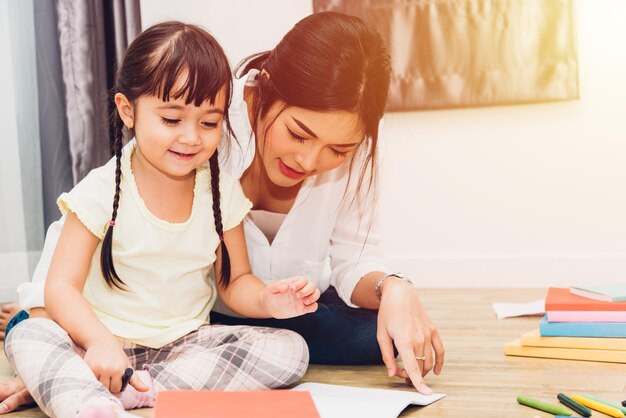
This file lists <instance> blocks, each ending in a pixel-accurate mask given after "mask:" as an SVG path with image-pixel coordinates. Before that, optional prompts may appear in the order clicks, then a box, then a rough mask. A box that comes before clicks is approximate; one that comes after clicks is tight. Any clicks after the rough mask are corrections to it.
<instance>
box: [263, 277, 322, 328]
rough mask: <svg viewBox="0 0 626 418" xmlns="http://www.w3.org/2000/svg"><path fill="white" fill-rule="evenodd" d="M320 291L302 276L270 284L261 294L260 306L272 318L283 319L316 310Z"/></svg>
mask: <svg viewBox="0 0 626 418" xmlns="http://www.w3.org/2000/svg"><path fill="white" fill-rule="evenodd" d="M319 297H320V291H319V289H318V288H317V286H316V285H315V283H311V282H309V281H308V280H307V279H306V278H304V277H302V276H295V277H291V278H289V279H283V280H277V281H274V282H270V283H269V284H268V285H267V286H266V287H265V289H264V290H263V294H262V304H263V306H264V307H265V310H266V311H267V312H268V313H269V315H270V316H271V317H272V318H277V319H285V318H292V317H294V316H300V315H304V314H307V313H311V312H315V311H316V310H317V300H318V299H319Z"/></svg>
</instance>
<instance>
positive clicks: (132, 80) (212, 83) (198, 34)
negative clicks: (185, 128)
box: [100, 21, 232, 290]
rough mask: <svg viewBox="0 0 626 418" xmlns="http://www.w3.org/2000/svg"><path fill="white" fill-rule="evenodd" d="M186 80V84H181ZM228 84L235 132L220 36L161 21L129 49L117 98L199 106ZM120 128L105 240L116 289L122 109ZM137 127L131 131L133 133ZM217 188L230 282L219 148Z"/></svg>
mask: <svg viewBox="0 0 626 418" xmlns="http://www.w3.org/2000/svg"><path fill="white" fill-rule="evenodd" d="M183 79H184V81H185V82H184V84H183V85H182V86H181V85H180V84H177V83H178V82H179V81H180V80H183ZM223 87H226V106H225V109H224V123H225V127H226V129H227V130H228V132H229V133H231V134H232V128H231V126H230V121H229V119H228V106H229V105H230V98H231V92H232V73H231V71H230V66H229V64H228V59H227V58H226V55H225V54H224V51H223V50H222V47H221V46H220V45H219V44H218V43H217V41H216V40H215V38H213V36H211V35H210V34H209V33H208V32H206V31H205V30H204V29H202V28H200V27H198V26H194V25H188V24H184V23H181V22H173V21H172V22H164V23H158V24H156V25H154V26H151V27H150V28H148V29H146V30H145V31H144V32H142V33H141V34H140V35H139V36H138V37H137V38H136V39H135V40H134V41H133V42H132V43H131V44H130V46H129V47H128V49H127V50H126V53H125V54H124V58H123V59H122V62H121V64H120V66H119V68H118V70H117V74H116V76H115V84H114V86H113V89H112V90H111V98H113V97H114V96H115V94H117V93H122V94H123V95H124V96H126V98H127V99H128V100H129V101H130V102H131V103H134V102H135V101H136V100H137V99H138V98H139V97H142V96H157V97H159V98H160V99H161V100H163V101H168V100H169V99H170V98H172V99H180V98H184V99H185V104H189V103H194V105H195V106H199V105H200V104H201V103H203V102H205V101H206V100H209V101H210V103H211V104H214V103H215V98H216V96H217V94H218V93H219V92H220V90H221V89H222V88H223ZM112 118H113V125H114V129H115V141H114V145H113V153H114V155H115V160H116V166H115V196H114V198H113V212H112V215H111V223H110V225H109V227H108V229H107V232H106V235H105V236H104V240H103V242H102V252H101V255H100V267H101V269H102V274H103V276H104V280H105V281H106V283H107V284H108V285H109V286H110V287H114V286H115V287H117V288H119V289H122V290H123V289H124V288H125V284H124V282H123V281H122V279H121V278H120V277H119V276H118V274H117V272H116V271H115V266H114V265H113V256H112V242H113V230H114V226H115V219H116V218H117V210H118V207H119V200H120V182H121V176H122V171H121V156H122V136H123V127H124V124H123V123H122V121H121V119H120V117H119V115H118V113H117V109H115V110H114V111H113V114H112ZM132 133H133V132H132V130H131V134H132ZM210 170H211V188H212V192H213V214H214V218H215V229H216V231H217V234H218V235H219V237H220V244H221V245H220V248H221V251H222V254H221V255H222V264H221V270H222V274H221V277H220V282H221V284H222V285H223V286H228V283H229V281H230V260H229V257H228V250H227V249H226V244H225V243H224V241H223V237H224V231H223V228H222V215H221V211H220V200H219V199H220V193H219V166H218V165H217V151H215V153H214V154H213V156H212V157H211V159H210Z"/></svg>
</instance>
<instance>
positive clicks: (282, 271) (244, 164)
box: [18, 70, 390, 315]
mask: <svg viewBox="0 0 626 418" xmlns="http://www.w3.org/2000/svg"><path fill="white" fill-rule="evenodd" d="M257 73H258V71H257V70H252V71H250V72H249V73H248V74H246V75H245V76H243V77H242V78H240V79H234V80H233V95H232V102H231V106H230V108H229V117H230V123H231V125H232V128H233V131H234V132H235V136H236V139H237V142H235V141H232V142H230V143H229V147H228V150H226V149H224V147H225V144H227V143H228V141H229V139H227V138H224V139H226V140H222V142H221V143H220V167H221V169H222V170H224V171H226V172H227V173H228V174H230V175H231V177H233V178H235V179H240V178H241V176H242V175H243V173H244V171H245V170H246V169H247V168H248V167H249V166H250V164H251V163H252V160H253V158H254V153H255V138H254V134H253V132H252V127H251V125H250V120H249V117H248V108H247V105H246V102H245V101H244V87H245V85H246V84H248V85H250V84H251V83H253V78H254V76H255V75H256V74H257ZM355 158H356V159H357V160H356V161H355V162H354V164H353V165H354V167H353V169H352V176H351V178H350V182H349V184H348V177H349V167H350V162H349V161H347V162H346V163H345V164H343V165H342V166H340V167H338V168H336V169H334V170H330V171H327V172H324V173H321V174H319V175H317V176H314V177H308V178H306V179H305V180H304V182H303V184H302V187H301V189H300V191H299V192H298V195H297V197H296V200H295V202H294V204H293V207H292V208H291V210H290V211H289V213H288V214H287V215H286V217H285V219H284V220H283V222H282V225H281V226H280V229H279V230H278V232H277V234H276V237H275V238H274V240H273V241H272V243H271V244H270V242H269V241H268V239H267V237H266V236H265V235H264V234H263V232H262V231H261V230H260V229H259V228H258V226H257V225H255V223H254V222H253V221H252V220H251V218H250V216H247V217H246V218H245V219H244V232H245V238H246V243H247V247H248V256H249V257H250V265H251V267H252V272H253V273H254V274H255V275H256V276H258V277H259V278H260V279H262V280H263V281H265V282H266V283H268V282H270V281H273V280H278V279H283V278H287V277H290V276H294V275H303V276H305V277H306V278H307V279H308V280H310V281H312V282H314V283H315V284H316V285H317V287H318V288H319V289H320V291H321V292H324V291H325V290H327V289H328V287H329V286H331V285H332V286H334V287H335V288H336V290H337V293H338V294H339V296H340V297H341V298H342V299H343V301H344V302H345V303H346V304H348V305H349V306H351V307H358V306H356V305H354V304H353V303H352V302H351V300H350V299H351V297H352V291H353V290H354V288H355V286H356V284H357V283H358V281H359V280H360V279H361V278H362V277H363V276H365V275H366V274H368V273H370V272H373V271H381V272H387V273H389V272H390V270H389V269H388V268H387V266H386V265H385V263H384V259H383V253H382V250H381V247H380V241H381V234H380V230H379V222H378V207H377V205H376V202H375V196H374V193H373V192H369V193H368V192H367V184H368V181H367V179H365V180H364V181H363V187H362V190H361V194H360V196H357V183H358V179H359V174H360V162H359V161H360V158H359V156H355ZM61 222H62V221H60V220H59V221H56V222H54V223H53V224H52V225H51V226H50V229H49V230H48V233H47V235H46V242H45V244H44V249H43V252H42V256H41V260H40V262H39V264H38V265H37V268H36V270H35V274H34V277H33V281H32V282H31V283H24V284H22V285H21V286H20V288H18V293H19V296H20V305H21V306H22V308H24V309H30V308H32V307H35V306H43V282H44V280H45V276H46V275H47V271H48V267H49V264H50V259H51V258H52V252H53V251H54V247H55V246H56V241H57V240H58V235H59V232H60V229H61ZM214 309H215V310H216V311H218V312H221V313H226V314H231V315H232V314H233V312H232V311H230V310H229V309H228V308H227V307H225V306H224V305H223V303H222V302H221V301H219V300H218V301H217V302H216V304H215V307H214Z"/></svg>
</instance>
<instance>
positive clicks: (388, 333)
mask: <svg viewBox="0 0 626 418" xmlns="http://www.w3.org/2000/svg"><path fill="white" fill-rule="evenodd" d="M387 280H389V279H387ZM384 286H385V287H384V292H383V297H382V300H381V302H380V308H379V310H378V333H377V339H378V344H379V345H380V351H381V353H382V355H383V361H384V362H385V365H386V366H387V371H388V374H389V376H390V377H391V376H398V377H402V378H404V379H405V381H406V383H407V384H411V383H413V386H415V388H416V389H417V391H418V392H420V393H422V394H424V395H430V394H432V390H431V389H430V388H429V387H428V386H427V385H426V383H424V379H422V376H425V375H426V374H427V373H428V372H429V371H430V370H431V369H432V368H433V366H434V371H435V374H437V375H438V374H440V373H441V369H442V368H443V359H444V349H443V343H442V341H441V337H440V336H439V332H438V331H437V328H435V326H434V325H433V323H432V321H431V319H430V317H429V316H428V313H427V312H426V310H425V309H424V308H423V307H422V304H421V302H420V300H419V298H418V296H417V289H415V288H413V287H410V284H408V283H405V282H401V281H399V280H389V282H388V283H385V284H384ZM392 342H393V343H395V345H396V348H397V349H398V353H399V354H400V356H401V357H402V362H403V365H404V368H403V369H399V368H398V366H397V364H396V359H395V356H394V352H393V344H392ZM433 350H434V351H435V358H434V359H433ZM422 356H423V357H425V359H424V360H420V359H418V358H416V357H422Z"/></svg>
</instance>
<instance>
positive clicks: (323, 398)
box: [292, 383, 446, 418]
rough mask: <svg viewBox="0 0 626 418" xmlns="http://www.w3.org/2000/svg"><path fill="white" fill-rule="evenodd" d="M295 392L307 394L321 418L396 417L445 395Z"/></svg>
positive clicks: (323, 388)
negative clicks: (406, 410)
mask: <svg viewBox="0 0 626 418" xmlns="http://www.w3.org/2000/svg"><path fill="white" fill-rule="evenodd" d="M292 390H301V391H308V392H310V393H311V396H312V397H313V402H315V406H316V407H317V411H318V412H319V414H320V418H346V417H362V418H397V417H398V416H399V415H400V414H401V413H402V411H403V410H404V409H405V408H406V407H407V406H409V405H420V406H424V405H430V404H431V403H433V402H435V401H438V400H439V399H441V398H443V397H444V396H446V395H445V394H443V393H435V394H432V395H428V396H427V395H422V394H421V393H418V392H416V391H415V389H413V391H402V390H388V389H372V388H357V387H351V386H338V385H326V384H322V383H303V384H301V385H298V386H296V387H295V388H293V389H292Z"/></svg>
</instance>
